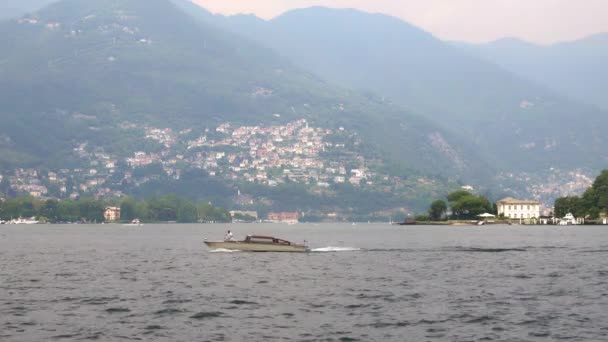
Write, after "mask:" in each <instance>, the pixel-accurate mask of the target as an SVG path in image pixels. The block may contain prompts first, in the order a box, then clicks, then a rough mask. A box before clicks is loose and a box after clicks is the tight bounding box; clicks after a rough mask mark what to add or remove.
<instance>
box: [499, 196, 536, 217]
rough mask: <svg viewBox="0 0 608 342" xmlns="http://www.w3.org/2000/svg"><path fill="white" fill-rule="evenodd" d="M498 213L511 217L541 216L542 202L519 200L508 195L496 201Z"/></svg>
mask: <svg viewBox="0 0 608 342" xmlns="http://www.w3.org/2000/svg"><path fill="white" fill-rule="evenodd" d="M496 206H497V207H498V215H499V216H500V215H503V216H504V217H507V218H511V219H530V218H539V217H540V202H538V201H526V200H518V199H515V198H511V197H507V198H504V199H501V200H500V201H498V202H497V203H496Z"/></svg>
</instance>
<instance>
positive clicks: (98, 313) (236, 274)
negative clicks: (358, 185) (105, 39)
mask: <svg viewBox="0 0 608 342" xmlns="http://www.w3.org/2000/svg"><path fill="white" fill-rule="evenodd" d="M227 229H232V231H233V232H234V233H235V236H236V237H237V238H238V237H242V236H244V235H245V234H247V233H259V234H269V235H276V236H278V237H282V238H285V239H288V240H292V241H294V242H301V241H302V240H307V241H308V242H309V244H310V245H311V247H312V248H313V252H311V253H306V254H276V253H242V252H233V253H218V252H215V253H214V252H210V251H209V250H208V248H207V247H206V246H205V245H203V243H202V241H203V238H208V239H210V240H212V239H221V238H222V237H223V234H224V233H225V231H226V230H227ZM0 340H1V341H43V340H44V341H62V340H66V341H81V340H100V341H120V340H144V341H245V340H247V341H272V340H289V341H555V340H569V341H608V227H606V226H604V227H599V226H598V227H523V226H510V227H507V226H486V227H399V226H390V225H388V224H358V225H350V224H349V225H340V224H321V225H313V224H298V225H293V226H288V225H281V224H266V225H265V224H242V225H145V226H143V227H140V228H137V227H124V226H120V225H96V226H88V225H71V226H60V225H57V226H55V225H36V226H6V225H5V226H0Z"/></svg>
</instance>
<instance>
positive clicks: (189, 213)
mask: <svg viewBox="0 0 608 342" xmlns="http://www.w3.org/2000/svg"><path fill="white" fill-rule="evenodd" d="M197 221H198V213H197V210H196V207H195V206H194V204H192V203H190V202H184V203H182V205H180V206H179V208H178V209H177V222H179V223H196V222H197Z"/></svg>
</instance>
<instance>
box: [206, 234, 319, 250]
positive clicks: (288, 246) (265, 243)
mask: <svg viewBox="0 0 608 342" xmlns="http://www.w3.org/2000/svg"><path fill="white" fill-rule="evenodd" d="M205 244H206V245H207V246H208V247H209V248H211V249H227V250H231V251H243V252H299V253H303V252H308V251H309V249H308V246H306V245H305V244H297V243H293V242H289V241H287V240H283V239H278V238H275V237H272V236H263V235H247V237H246V238H245V240H242V241H205Z"/></svg>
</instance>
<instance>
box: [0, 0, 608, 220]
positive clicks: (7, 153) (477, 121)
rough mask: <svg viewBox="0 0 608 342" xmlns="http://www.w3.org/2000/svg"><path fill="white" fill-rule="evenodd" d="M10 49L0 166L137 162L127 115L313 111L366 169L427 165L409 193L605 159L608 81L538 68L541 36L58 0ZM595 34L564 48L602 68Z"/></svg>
mask: <svg viewBox="0 0 608 342" xmlns="http://www.w3.org/2000/svg"><path fill="white" fill-rule="evenodd" d="M11 2H12V0H11V1H9V5H10V3H11ZM46 2H50V1H39V2H38V3H35V2H34V1H32V3H30V4H29V6H30V7H27V6H25V7H20V8H21V10H20V11H23V10H24V8H26V7H27V10H28V11H29V10H33V9H35V8H36V7H38V6H43V5H45V3H46ZM5 6H6V4H5ZM0 46H2V47H5V48H3V49H0V103H2V106H1V107H0V116H1V118H2V120H3V122H4V123H5V124H3V125H2V127H0V138H1V139H0V165H1V167H2V169H3V170H4V171H5V172H8V171H7V170H12V169H14V168H17V167H45V168H51V169H57V168H61V167H67V166H69V167H78V166H79V165H81V163H82V160H80V159H79V158H78V157H77V156H75V155H74V148H75V147H76V146H80V145H81V144H82V143H83V142H86V143H88V144H89V145H88V147H87V148H88V149H89V150H95V149H96V150H97V151H103V153H106V154H110V155H112V156H115V157H117V158H127V157H129V156H131V155H132V154H133V153H134V152H135V151H139V150H145V149H146V148H149V147H150V146H149V143H147V142H146V141H147V140H146V139H144V138H142V136H139V135H137V134H135V133H134V131H132V130H127V131H125V129H124V127H126V126H128V127H131V126H129V125H131V124H135V125H137V126H139V127H144V126H153V127H168V128H172V129H174V130H175V131H179V130H185V129H193V130H195V131H196V130H198V131H201V132H202V131H205V130H209V129H212V130H213V129H215V127H217V126H218V125H221V124H222V123H225V122H232V123H234V124H235V125H259V126H269V125H284V124H287V123H289V122H293V121H294V120H300V119H306V120H307V121H308V122H309V123H310V124H311V125H313V126H315V127H321V128H323V129H328V130H338V129H345V131H346V132H352V133H351V134H352V135H351V139H354V140H351V141H354V142H357V143H356V144H355V145H352V146H351V147H352V149H351V150H349V153H352V156H354V155H356V156H358V157H357V158H361V160H363V159H364V160H365V163H360V164H359V166H362V165H363V164H365V166H366V167H369V168H371V169H373V170H374V173H376V172H385V173H386V175H387V177H388V176H394V177H400V178H402V179H408V178H409V179H415V178H416V177H422V178H421V179H423V178H426V180H421V182H420V183H419V184H417V185H413V184H409V185H408V187H409V190H407V191H406V190H403V188H401V189H402V190H400V191H402V192H401V194H405V193H409V194H410V195H411V194H414V193H417V194H418V195H416V196H429V194H431V193H437V191H441V189H444V191H445V190H446V189H447V188H448V187H450V186H453V183H450V182H453V181H462V182H467V183H471V184H474V185H476V186H481V187H482V188H493V191H496V192H503V191H507V192H508V191H509V189H508V188H509V187H511V188H512V187H513V184H503V183H502V182H503V181H504V180H498V179H496V178H493V177H494V176H496V175H497V174H508V173H522V172H525V173H526V175H530V174H531V175H537V176H538V177H540V178H542V177H544V175H546V172H547V170H549V168H556V169H561V170H565V171H568V170H574V169H577V168H584V169H587V170H591V172H593V171H594V170H597V169H600V168H602V167H604V166H605V165H606V163H607V162H608V149H607V147H608V138H606V136H607V135H606V134H605V130H606V127H608V126H607V125H608V115H607V113H606V112H605V111H604V109H601V108H599V107H601V102H602V97H601V95H600V91H599V90H598V89H600V87H601V86H602V84H603V83H602V82H604V81H605V78H604V79H601V80H600V77H597V78H592V75H589V74H588V72H586V71H585V70H584V69H583V66H582V65H580V64H577V63H579V62H576V61H570V60H568V59H567V58H565V57H562V58H564V59H566V60H568V63H571V64H572V65H576V66H577V67H580V68H579V69H576V70H578V71H575V72H572V73H561V74H560V73H557V72H549V71H547V72H545V73H536V74H535V72H537V71H538V69H537V67H536V65H538V64H542V63H543V61H544V59H545V57H543V56H540V57H528V56H532V55H533V53H532V52H530V51H532V50H534V49H523V48H518V49H514V48H513V49H511V48H509V50H508V51H516V52H510V54H507V53H506V52H503V51H504V50H500V49H495V48H494V47H493V46H492V45H488V46H486V47H483V49H482V47H471V46H463V45H461V44H459V45H457V46H454V45H453V44H451V43H445V42H442V41H440V40H437V39H436V38H434V37H433V36H432V35H430V34H428V33H426V32H424V31H421V30H419V29H417V28H416V27H413V26H411V25H409V24H407V23H405V22H403V21H401V20H398V19H395V18H392V17H388V16H384V15H377V14H367V13H363V12H359V11H354V10H334V9H326V8H310V9H302V10H296V11H292V12H289V13H286V14H285V15H283V16H281V17H278V18H276V19H274V20H271V21H264V20H261V19H258V18H255V17H252V16H235V17H223V16H214V15H211V14H210V13H209V12H207V11H205V10H204V9H202V8H200V7H198V6H196V5H193V4H191V3H190V2H188V1H186V0H173V1H169V0H147V1H144V0H110V1H108V0H89V1H84V0H63V1H57V3H56V4H53V5H51V6H50V7H46V8H44V9H42V10H40V11H39V12H37V13H35V14H31V15H26V16H25V17H21V18H20V19H13V20H9V21H5V22H2V23H0ZM583 46H587V45H585V44H583V45H574V46H570V47H569V48H568V49H565V50H567V51H571V50H576V51H580V55H581V56H583V57H585V58H587V59H585V58H583V57H581V59H580V61H581V62H580V63H581V64H582V63H586V65H585V66H586V67H590V66H589V60H590V59H591V58H594V57H595V56H601V53H599V52H596V51H601V47H602V46H605V45H604V44H603V42H601V41H598V42H596V45H595V46H594V47H593V49H591V50H585V48H583ZM539 49H540V48H539ZM535 51H536V50H535ZM560 51H561V50H560ZM536 54H537V55H538V54H539V53H538V52H536ZM535 56H536V55H535ZM557 59H558V58H556V60H557ZM535 63H536V64H535ZM556 65H557V64H556ZM593 67H594V68H597V69H598V72H597V73H595V74H596V75H601V74H602V72H605V70H606V67H605V63H602V62H601V61H600V60H599V59H597V60H594V64H593ZM569 68H570V69H569V70H573V69H575V68H574V66H570V67H569ZM556 69H560V67H559V66H556V67H554V68H553V69H551V70H553V71H555V70H556ZM560 70H561V69H560ZM549 74H550V76H548V75H549ZM592 79H597V83H596V85H597V89H595V87H592V86H589V85H588V83H589V82H587V81H588V80H592ZM564 82H569V83H570V85H569V88H568V87H566V86H564V85H557V84H558V83H564ZM581 84H585V86H582V85H581ZM585 87H587V88H593V89H594V90H598V91H596V92H595V93H593V94H591V93H592V92H590V94H589V96H588V97H585V96H583V95H584V94H585V91H582V90H581V89H583V88H585ZM603 89H605V88H603ZM577 90H578V91H579V92H577ZM594 94H595V95H594ZM604 108H605V107H604ZM125 124H127V125H126V126H125ZM358 141H360V145H359V142H358ZM154 148H157V147H154ZM154 148H152V150H154ZM180 153H181V152H180ZM179 155H181V154H179ZM186 157H188V155H187V154H186ZM352 168H353V169H355V168H356V166H353V167H352ZM526 177H528V176H526ZM428 182H430V183H432V184H433V185H432V186H429V185H428V184H429V183H428ZM449 184H451V185H449ZM499 185H500V186H502V188H499ZM226 186H228V187H231V186H234V184H231V183H230V182H229V183H226ZM519 186H520V188H519V190H521V189H524V188H525V184H523V185H522V184H519ZM497 188H498V189H497ZM226 189H227V188H226ZM226 189H223V190H221V191H226ZM413 189H415V190H413ZM221 191H218V192H221ZM412 191H413V192H412ZM524 193H525V192H524ZM269 196H270V195H269ZM414 200H416V201H418V202H423V201H425V199H424V198H422V199H421V198H416V199H414ZM294 206H297V204H294ZM287 209H289V208H287Z"/></svg>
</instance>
